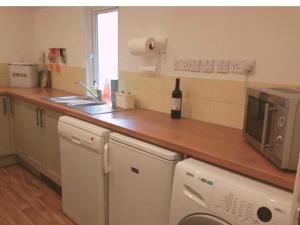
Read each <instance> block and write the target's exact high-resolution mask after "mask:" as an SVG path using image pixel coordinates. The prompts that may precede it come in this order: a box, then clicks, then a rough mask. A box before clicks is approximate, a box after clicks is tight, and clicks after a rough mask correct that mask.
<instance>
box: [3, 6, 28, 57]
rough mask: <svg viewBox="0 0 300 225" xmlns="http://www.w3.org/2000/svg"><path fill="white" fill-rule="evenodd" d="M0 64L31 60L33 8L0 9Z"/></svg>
mask: <svg viewBox="0 0 300 225" xmlns="http://www.w3.org/2000/svg"><path fill="white" fill-rule="evenodd" d="M0 27H1V33H0V62H1V63H7V62H12V61H32V60H33V8H30V7H0Z"/></svg>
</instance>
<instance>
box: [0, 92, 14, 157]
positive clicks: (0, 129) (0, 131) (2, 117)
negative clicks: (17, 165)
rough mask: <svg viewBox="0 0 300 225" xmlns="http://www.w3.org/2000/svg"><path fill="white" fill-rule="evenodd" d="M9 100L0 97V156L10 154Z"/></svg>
mask: <svg viewBox="0 0 300 225" xmlns="http://www.w3.org/2000/svg"><path fill="white" fill-rule="evenodd" d="M11 153H12V152H11V145H10V122H9V99H8V97H6V96H0V156H4V155H9V154H11Z"/></svg>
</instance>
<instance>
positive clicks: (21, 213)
mask: <svg viewBox="0 0 300 225" xmlns="http://www.w3.org/2000/svg"><path fill="white" fill-rule="evenodd" d="M0 225H74V223H73V222H72V221H71V220H70V219H68V218H67V217H66V216H65V215H64V214H63V212H62V203H61V197H60V195H59V194H57V193H56V192H55V191H53V190H52V189H51V188H49V187H48V186H47V185H45V184H44V183H43V182H41V181H40V180H39V179H38V178H37V177H35V176H33V175H32V174H31V173H29V172H28V171H27V170H26V169H24V168H23V167H21V166H20V165H12V166H7V167H2V168H0Z"/></svg>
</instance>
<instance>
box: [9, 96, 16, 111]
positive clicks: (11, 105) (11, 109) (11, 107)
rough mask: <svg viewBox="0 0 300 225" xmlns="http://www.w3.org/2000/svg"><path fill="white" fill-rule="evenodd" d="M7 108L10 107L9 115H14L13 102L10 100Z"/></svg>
mask: <svg viewBox="0 0 300 225" xmlns="http://www.w3.org/2000/svg"><path fill="white" fill-rule="evenodd" d="M9 107H10V113H11V114H14V113H15V111H14V106H13V101H12V100H11V99H10V100H9Z"/></svg>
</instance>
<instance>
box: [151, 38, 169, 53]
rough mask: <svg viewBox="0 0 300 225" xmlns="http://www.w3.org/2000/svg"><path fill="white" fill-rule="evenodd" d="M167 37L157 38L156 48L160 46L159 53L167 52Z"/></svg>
mask: <svg viewBox="0 0 300 225" xmlns="http://www.w3.org/2000/svg"><path fill="white" fill-rule="evenodd" d="M167 42H168V39H167V38H161V39H155V43H154V46H153V47H154V48H155V47H156V48H158V53H160V54H164V53H166V52H167Z"/></svg>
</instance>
